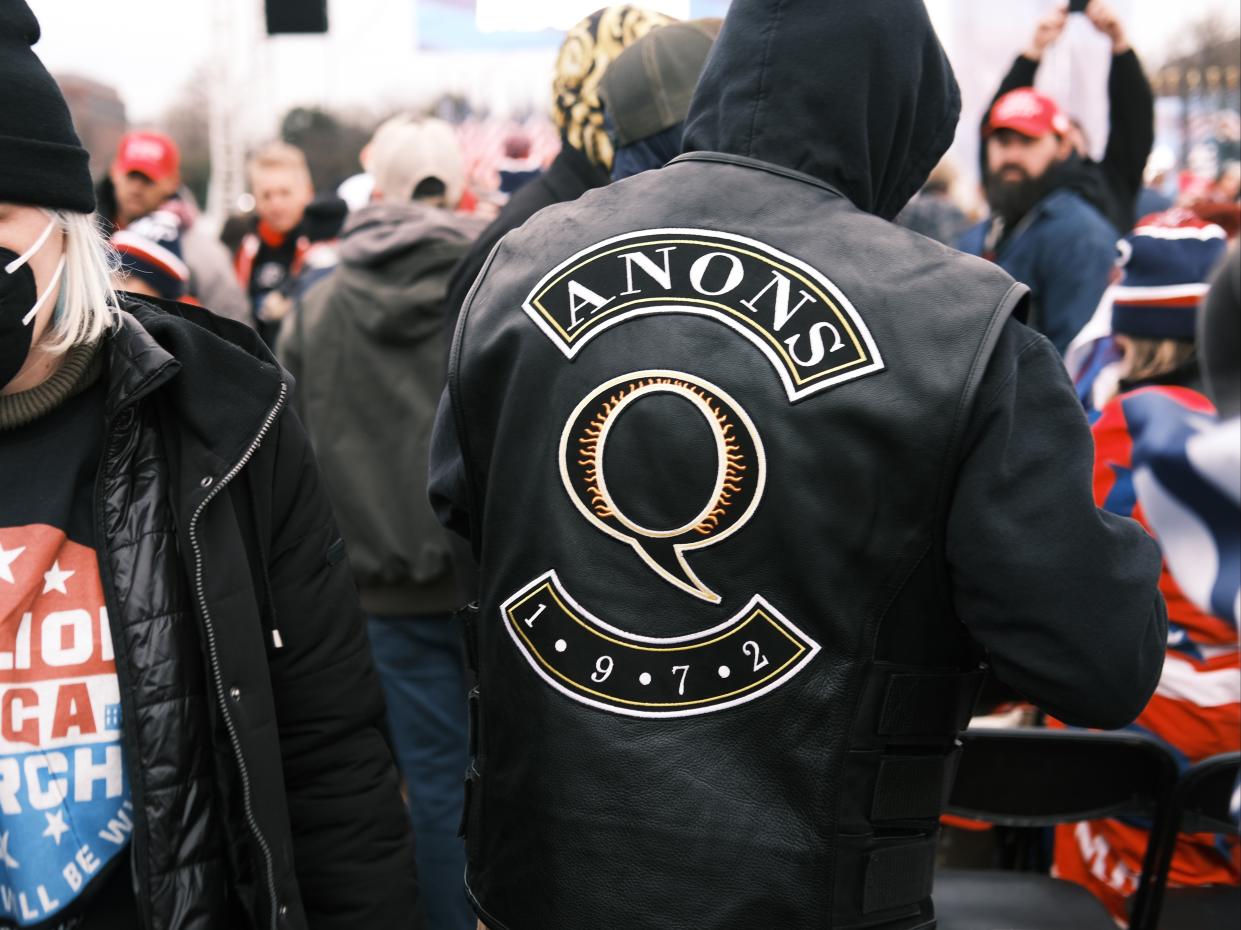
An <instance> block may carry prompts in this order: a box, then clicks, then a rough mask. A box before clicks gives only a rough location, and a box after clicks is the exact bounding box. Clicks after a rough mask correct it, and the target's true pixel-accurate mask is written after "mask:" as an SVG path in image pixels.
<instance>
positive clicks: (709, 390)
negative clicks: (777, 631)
mask: <svg viewBox="0 0 1241 930" xmlns="http://www.w3.org/2000/svg"><path fill="white" fill-rule="evenodd" d="M661 394H662V395H672V396H674V397H679V398H681V399H682V400H684V401H688V402H689V405H690V409H691V410H693V411H694V412H695V413H696V414H697V415H698V417H699V418H701V421H702V423H703V424H705V426H706V427H707V430H708V433H709V435H710V437H711V445H712V446H713V449H712V451H713V453H714V455H713V458H714V468H713V469H712V471H713V472H714V474H713V476H712V480H711V481H710V482H709V484H708V485H707V487H709V491H708V493H706V494H704V495H703V496H702V499H701V501H700V502H698V503H699V504H700V506H697V507H696V509H695V511H694V512H693V513H692V514H691V515H687V516H688V519H685V520H683V521H678V522H677V523H676V524H675V525H669V526H651V525H644V524H643V523H641V522H639V521H638V520H637V519H635V518H634V517H632V516H631V515H630V514H628V513H626V511H625V508H624V507H623V506H622V505H621V504H620V503H619V502H618V500H617V497H616V494H615V493H614V491H613V489H612V488H611V487H609V485H608V480H607V473H608V469H607V468H606V467H605V466H606V455H607V450H608V441H609V439H610V437H611V435H612V429H613V426H614V424H616V423H617V422H618V421H619V420H620V417H621V415H622V414H623V413H624V412H625V411H626V410H627V409H629V408H630V407H631V406H633V405H635V404H640V403H642V401H643V400H644V399H646V398H648V397H652V396H654V395H661ZM560 477H561V480H562V481H563V482H564V487H565V490H566V491H567V492H568V493H569V497H570V498H571V499H572V500H573V503H574V504H575V505H576V506H577V509H578V511H579V512H580V513H581V514H582V516H584V517H585V518H586V520H587V521H588V522H589V523H591V524H593V525H594V526H595V527H596V528H597V529H599V530H601V531H602V532H604V533H607V534H608V535H609V536H612V537H613V538H615V539H619V540H621V541H622V542H626V543H628V544H629V545H630V546H632V547H633V549H634V551H635V552H636V553H637V554H638V555H639V556H640V557H641V559H642V561H643V562H645V563H646V564H647V566H648V567H649V568H650V569H651V570H652V571H653V572H655V574H657V575H658V576H659V577H660V578H662V579H663V580H664V581H667V582H668V583H669V584H671V585H673V586H674V587H676V588H679V589H680V590H682V591H685V592H686V593H687V594H692V595H693V596H695V597H697V598H701V599H702V600H705V601H709V602H710V603H712V604H718V603H719V602H720V596H719V595H718V594H716V593H715V592H714V591H712V590H711V589H710V588H708V587H707V586H706V585H705V584H704V583H703V582H702V581H701V580H700V579H699V578H698V576H697V575H696V574H695V573H694V570H693V568H691V567H690V565H689V563H688V562H687V561H686V558H685V553H686V552H688V551H691V550H694V549H702V548H704V547H706V546H713V545H715V544H716V543H718V542H720V541H721V540H723V539H725V538H727V537H728V536H731V535H732V534H733V533H735V532H736V531H737V530H739V529H741V527H742V526H744V525H745V523H746V521H748V520H749V519H750V517H751V515H753V513H754V509H755V508H756V507H757V506H758V502H759V501H760V500H761V499H762V496H763V488H764V486H765V485H766V481H767V460H766V455H765V453H764V452H763V442H762V440H761V439H760V438H759V434H758V429H757V428H756V427H755V425H754V422H753V421H752V420H751V419H750V416H749V414H747V413H746V412H745V410H744V409H743V408H742V407H741V405H740V404H738V403H737V402H736V401H735V400H733V399H732V398H731V397H729V396H728V394H726V393H725V392H724V391H723V390H721V389H720V388H718V387H716V386H715V385H714V384H711V383H710V382H708V381H704V380H703V379H701V378H696V377H695V376H693V375H689V374H686V373H685V372H681V371H664V370H652V371H635V372H631V373H630V374H627V375H622V376H621V377H619V378H613V379H612V380H611V381H607V382H605V383H603V384H601V385H599V387H597V388H596V389H595V390H594V391H593V392H591V394H590V395H589V396H587V397H586V398H584V399H583V400H582V401H581V402H580V403H579V404H578V405H577V407H576V408H575V409H574V411H573V413H571V414H570V415H569V419H568V420H567V421H566V423H565V427H564V430H563V432H562V433H561V436H560Z"/></svg>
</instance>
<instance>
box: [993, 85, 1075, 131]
mask: <svg viewBox="0 0 1241 930" xmlns="http://www.w3.org/2000/svg"><path fill="white" fill-rule="evenodd" d="M997 129H1011V130H1013V131H1014V132H1019V133H1021V134H1022V135H1023V136H1029V137H1030V138H1031V139H1041V138H1042V137H1043V136H1045V135H1047V134H1048V133H1052V132H1054V133H1055V134H1056V135H1058V136H1063V135H1064V134H1065V133H1067V132H1068V131H1069V118H1068V117H1067V116H1065V115H1064V114H1063V113H1062V112H1060V107H1058V106H1056V101H1054V100H1052V99H1051V98H1050V97H1048V96H1046V95H1045V94H1040V93H1039V92H1038V91H1037V90H1034V89H1033V88H1030V87H1021V88H1018V89H1017V90H1014V91H1009V92H1008V93H1007V94H1005V95H1004V96H1003V97H1001V98H1000V99H999V100H997V101H996V102H995V106H994V107H992V108H991V116H990V117H988V119H987V130H986V134H987V135H991V133H993V132H995V131H996V130H997Z"/></svg>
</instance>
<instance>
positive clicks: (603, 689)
mask: <svg viewBox="0 0 1241 930" xmlns="http://www.w3.org/2000/svg"><path fill="white" fill-rule="evenodd" d="M500 613H501V615H502V617H503V622H504V626H505V629H507V630H508V633H509V635H510V636H511V637H512V638H513V642H515V643H516V644H517V647H518V649H519V650H520V651H521V653H522V655H524V656H525V657H526V659H527V661H529V663H530V665H531V667H533V668H534V670H535V671H536V672H538V674H539V675H540V676H541V677H542V678H543V680H544V681H546V682H547V683H548V684H549V685H551V686H552V687H553V688H555V689H556V690H557V691H560V692H561V693H562V694H566V695H568V696H569V697H571V698H572V699H573V700H575V701H579V702H580V703H582V704H588V705H590V706H591V707H597V708H599V709H601V710H607V711H612V712H613V713H618V714H626V715H629V716H632V717H685V716H690V715H693V714H705V713H710V712H712V711H716V710H723V709H724V708H726V707H733V706H735V705H737V704H743V703H745V702H746V701H752V700H754V699H755V698H757V697H759V696H760V695H763V694H766V693H767V692H768V691H771V690H772V689H773V688H777V687H779V686H780V685H782V684H784V683H785V682H786V681H788V680H789V679H790V678H792V677H793V676H794V675H796V674H797V673H798V672H799V671H801V669H802V668H803V667H805V665H806V664H807V663H808V662H809V661H810V660H811V659H812V658H814V656H815V655H816V654H817V653H818V651H819V644H818V643H816V642H815V641H814V640H812V639H810V638H809V637H808V636H806V635H805V634H804V633H803V632H802V631H801V630H799V629H798V628H797V627H796V626H795V625H793V624H792V623H791V622H790V621H789V620H788V619H787V618H785V617H784V616H783V615H782V614H781V613H780V612H779V611H778V610H776V609H775V608H774V607H772V606H771V605H770V604H769V603H767V601H766V600H764V599H763V598H762V597H760V596H758V595H755V596H754V598H753V599H752V600H751V601H750V603H749V604H747V605H746V606H745V608H744V609H743V610H741V611H740V612H739V613H737V614H736V615H735V616H733V617H732V618H731V619H729V620H726V621H725V622H724V623H721V624H720V625H719V626H717V627H714V628H712V629H710V630H705V631H703V632H700V633H693V634H690V635H687V636H673V637H649V636H639V635H637V634H634V633H628V632H625V631H624V630H620V629H617V628H616V627H614V626H611V625H610V624H608V623H605V622H604V621H602V620H600V619H598V618H597V617H594V616H592V615H591V614H590V613H589V612H588V611H586V610H585V609H584V608H582V606H581V605H580V604H578V603H577V602H576V601H574V600H573V598H572V597H570V595H569V594H568V592H566V591H565V589H564V586H563V585H562V584H561V583H560V578H559V577H558V576H557V575H556V572H555V571H554V570H553V571H549V572H546V573H545V574H543V575H541V576H539V577H538V578H536V579H535V580H534V581H532V582H530V584H528V585H526V586H525V587H524V588H522V589H521V590H520V591H518V592H517V593H516V594H514V595H513V596H512V597H510V598H509V599H508V600H507V601H505V602H504V604H503V605H502V606H501V607H500Z"/></svg>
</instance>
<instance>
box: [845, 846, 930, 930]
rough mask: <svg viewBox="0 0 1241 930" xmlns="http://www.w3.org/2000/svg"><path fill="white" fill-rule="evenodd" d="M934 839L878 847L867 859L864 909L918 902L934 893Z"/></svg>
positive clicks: (883, 908) (884, 907) (863, 897)
mask: <svg viewBox="0 0 1241 930" xmlns="http://www.w3.org/2000/svg"><path fill="white" fill-rule="evenodd" d="M934 876H935V840H934V839H930V840H919V841H917V842H913V843H904V844H902V845H900V846H893V847H892V848H891V849H877V850H875V851H874V852H872V853H871V854H870V856H869V857H868V858H867V860H866V878H865V884H864V887H863V891H862V913H864V914H870V913H872V912H874V911H882V910H887V909H889V908H893V907H902V906H904V905H907V904H916V903H917V902H919V901H922V900H923V899H925V898H929V897H930V896H931V887H932V885H933V881H934Z"/></svg>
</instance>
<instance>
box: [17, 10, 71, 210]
mask: <svg viewBox="0 0 1241 930" xmlns="http://www.w3.org/2000/svg"><path fill="white" fill-rule="evenodd" d="M38 41H39V21H38V20H37V19H35V17H34V13H32V12H30V7H28V6H27V5H26V0H0V89H2V90H3V93H4V103H3V104H2V105H0V201H3V202H7V203H21V204H29V205H32V206H36V207H48V208H49V209H58V210H72V211H74V212H76V213H91V212H92V211H94V209H95V191H94V187H93V185H92V184H91V177H90V156H89V155H88V154H87V152H86V149H84V148H82V143H81V142H80V141H78V134H77V133H76V132H75V131H74V129H73V120H72V119H70V117H69V107H68V106H66V104H65V98H64V97H63V96H61V93H60V88H59V87H57V86H56V82H55V81H54V80H52V76H51V75H50V74H48V73H47V69H46V68H45V67H43V62H41V61H39V57H38V56H37V55H35V53H34V52H33V51H32V50H31V48H30V47H31V46H32V45H34V44H35V43H36V42H38Z"/></svg>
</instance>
